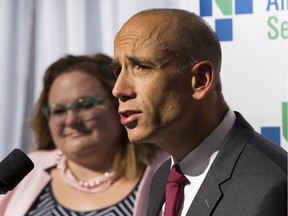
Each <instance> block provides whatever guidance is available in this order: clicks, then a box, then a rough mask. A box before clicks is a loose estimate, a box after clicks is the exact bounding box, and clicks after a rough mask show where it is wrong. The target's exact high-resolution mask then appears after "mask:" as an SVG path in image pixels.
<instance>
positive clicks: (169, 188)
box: [164, 164, 188, 216]
mask: <svg viewBox="0 0 288 216" xmlns="http://www.w3.org/2000/svg"><path fill="white" fill-rule="evenodd" d="M187 183H188V179H187V178H186V177H185V175H184V174H183V173H182V171H181V169H180V167H179V165H177V164H176V165H173V167H172V169H171V170H170V174H169V176H168V180H167V183H166V193H165V210H164V216H178V215H179V212H180V209H181V207H182V203H183V192H184V186H185V185H186V184H187Z"/></svg>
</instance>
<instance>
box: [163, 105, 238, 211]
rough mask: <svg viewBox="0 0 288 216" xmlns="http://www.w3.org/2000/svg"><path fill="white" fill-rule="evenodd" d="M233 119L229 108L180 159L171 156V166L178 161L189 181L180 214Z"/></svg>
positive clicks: (190, 198)
mask: <svg viewBox="0 0 288 216" xmlns="http://www.w3.org/2000/svg"><path fill="white" fill-rule="evenodd" d="M235 120H236V116H235V114H234V112H233V111H232V110H231V109H229V110H228V112H227V113H226V115H225V117H224V119H223V121H222V122H221V123H220V124H219V125H218V126H217V127H216V128H215V129H214V130H213V131H212V132H211V134H210V135H209V136H208V137H207V138H206V139H205V140H204V141H203V142H202V143H200V145H198V146H197V147H196V148H195V149H194V150H193V151H192V152H190V153H189V154H188V155H187V156H186V157H185V158H184V159H183V160H182V161H175V160H174V159H173V157H172V158H171V159H172V163H171V167H172V165H173V164H175V163H178V164H179V166H180V168H181V170H182V172H183V173H184V175H185V176H186V178H187V179H188V180H189V182H190V184H188V185H186V186H185V188H184V203H183V208H182V212H181V214H180V215H181V216H185V215H186V214H187V212H188V209H189V207H190V206H191V204H192V202H193V199H194V197H195V196H196V194H197V192H198V190H199V188H200V186H201V184H202V182H203V181H204V178H205V176H206V174H207V172H208V170H209V168H210V166H211V164H212V163H213V161H214V159H215V158H216V156H217V154H218V152H219V148H220V146H221V144H222V143H223V141H224V139H225V138H226V136H227V135H228V133H229V131H230V130H231V128H232V126H233V124H234V122H235ZM164 208H165V203H164V205H163V208H162V212H161V214H160V215H163V212H164Z"/></svg>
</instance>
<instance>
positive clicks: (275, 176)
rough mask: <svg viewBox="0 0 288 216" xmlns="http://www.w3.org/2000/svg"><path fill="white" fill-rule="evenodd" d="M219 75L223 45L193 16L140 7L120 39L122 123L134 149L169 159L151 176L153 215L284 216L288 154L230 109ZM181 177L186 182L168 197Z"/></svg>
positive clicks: (118, 84)
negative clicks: (144, 147)
mask: <svg viewBox="0 0 288 216" xmlns="http://www.w3.org/2000/svg"><path fill="white" fill-rule="evenodd" d="M220 70H221V46H220V43H219V40H218V38H217V36H216V34H215V33H214V31H213V30H212V29H211V27H210V26H209V25H208V24H207V23H206V22H205V21H204V20H203V19H202V18H201V17H199V16H197V15H195V14H194V13H191V12H188V11H184V10H178V9H151V10H146V11H142V12H139V13H137V14H136V15H134V16H132V17H131V18H130V19H129V20H128V21H127V22H126V23H125V24H124V25H123V27H122V28H121V29H120V31H119V32H118V34H117V35H116V38H115V42H114V71H115V74H116V75H117V76H118V78H117V81H116V84H115V87H114V89H113V95H114V96H115V97H117V98H118V99H119V115H120V118H121V123H122V124H123V125H124V126H125V127H126V129H127V132H128V136H129V139H130V140H131V141H132V142H134V143H135V144H136V145H141V143H152V144H155V145H157V146H159V147H161V148H162V149H163V150H165V151H167V152H168V153H169V154H170V155H171V158H170V159H169V160H168V161H166V162H165V163H164V164H163V165H162V166H161V167H160V168H159V170H158V171H157V173H156V175H155V176H154V180H153V183H152V186H151V191H150V199H149V207H148V210H147V216H156V215H157V216H158V215H163V214H164V215H165V216H178V215H181V216H183V215H191V216H204V215H215V216H236V215H237V216H240V215H241V216H248V215H249V216H256V215H257V216H287V153H286V151H285V150H283V149H282V148H281V147H280V146H278V145H276V144H275V143H272V142H271V141H270V140H268V139H266V138H265V137H263V136H261V135H260V134H258V133H257V132H255V131H254V129H253V128H252V127H251V126H250V125H249V123H248V122H247V121H246V120H245V119H244V117H242V115H241V114H240V113H239V112H235V111H233V110H232V108H230V107H229V106H228V105H227V103H226V102H225V99H224V97H223V94H222V89H221V79H220ZM235 85H237V84H235ZM174 165H175V166H174ZM171 167H172V169H171ZM175 167H177V168H175ZM170 170H171V172H170ZM172 170H173V172H172ZM175 170H176V171H175ZM175 172H176V173H177V174H175ZM169 173H173V174H169ZM175 175H179V176H180V175H181V179H184V180H181V182H180V181H178V180H177V181H178V182H176V183H173V184H174V185H177V194H176V193H175V194H176V195H175V194H174V195H171V192H170V186H169V184H170V182H172V181H174V179H173V178H174V177H170V176H175ZM183 176H184V177H183ZM171 179H173V180H171ZM166 182H168V183H169V184H168V183H167V185H166ZM178 188H179V191H180V192H179V191H178ZM165 190H166V192H165ZM172 190H173V189H172ZM175 190H176V189H175ZM175 197H177V198H176V201H175V200H174V198H175ZM171 200H172V201H171ZM176 203H177V204H176ZM171 209H172V210H171Z"/></svg>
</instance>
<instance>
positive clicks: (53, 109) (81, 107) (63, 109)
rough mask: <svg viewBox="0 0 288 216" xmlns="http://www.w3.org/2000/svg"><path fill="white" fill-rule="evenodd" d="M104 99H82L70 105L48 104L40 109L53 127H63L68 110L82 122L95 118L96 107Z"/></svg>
mask: <svg viewBox="0 0 288 216" xmlns="http://www.w3.org/2000/svg"><path fill="white" fill-rule="evenodd" d="M104 99H105V97H82V98H79V99H77V100H76V101H75V102H73V103H72V104H68V105H65V104H56V103H52V104H48V105H47V106H45V107H42V109H41V110H42V112H43V114H44V115H45V116H46V117H47V119H48V120H49V121H51V122H52V123H53V124H55V125H65V121H66V115H67V111H68V110H72V111H73V112H74V114H76V115H77V117H79V118H81V119H82V120H84V121H87V120H90V119H92V118H93V117H95V115H96V112H97V106H98V105H99V104H101V103H102V102H103V101H104Z"/></svg>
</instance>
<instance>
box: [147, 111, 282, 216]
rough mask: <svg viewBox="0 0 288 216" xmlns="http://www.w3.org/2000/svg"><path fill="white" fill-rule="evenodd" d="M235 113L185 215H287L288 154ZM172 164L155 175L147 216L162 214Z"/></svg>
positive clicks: (168, 164)
mask: <svg viewBox="0 0 288 216" xmlns="http://www.w3.org/2000/svg"><path fill="white" fill-rule="evenodd" d="M235 114H236V122H235V124H234V125H233V127H232V129H231V131H230V132H229V134H228V136H227V137H226V139H225V141H224V143H223V144H222V145H221V147H220V151H219V153H218V155H217V157H216V158H215V160H214V162H213V163H212V165H211V167H210V169H209V171H208V173H207V176H206V177H205V179H204V181H203V183H202V185H201V187H200V189H199V191H198V193H197V194H196V196H195V199H194V200H193V202H192V204H191V206H190V208H189V211H188V213H187V215H188V216H206V215H213V216H240V215H241V216H256V215H257V216H287V152H286V151H285V150H284V149H282V148H281V147H280V146H279V145H277V144H275V143H273V142H271V141H269V140H268V139H266V138H265V137H263V136H261V135H260V134H258V133H257V132H255V131H254V130H253V128H252V127H251V126H250V125H249V124H248V123H247V122H246V120H245V119H244V118H243V117H242V116H241V114H239V113H237V112H235ZM170 164H171V160H170V159H169V160H168V161H166V162H165V163H164V164H163V165H162V166H161V167H160V168H159V169H158V171H157V172H156V174H155V176H154V179H153V182H152V185H151V190H150V198H149V205H148V210H147V216H159V212H160V211H161V208H162V205H163V203H164V199H165V185H166V181H167V178H168V174H169V170H170ZM191 166H193V164H191Z"/></svg>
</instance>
